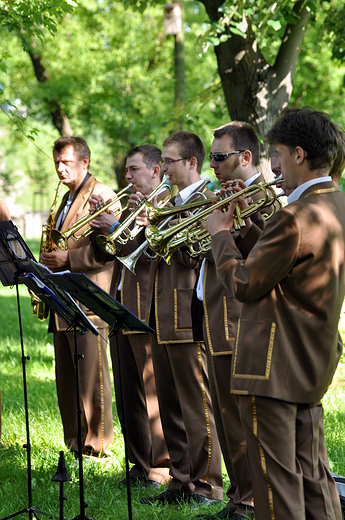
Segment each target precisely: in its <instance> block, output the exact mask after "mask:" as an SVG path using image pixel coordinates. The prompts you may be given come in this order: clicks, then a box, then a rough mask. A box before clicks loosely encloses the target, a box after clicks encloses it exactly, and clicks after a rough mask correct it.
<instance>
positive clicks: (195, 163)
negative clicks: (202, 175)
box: [189, 157, 198, 169]
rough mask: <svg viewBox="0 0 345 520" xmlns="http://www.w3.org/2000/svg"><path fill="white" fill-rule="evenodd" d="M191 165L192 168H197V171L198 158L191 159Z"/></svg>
mask: <svg viewBox="0 0 345 520" xmlns="http://www.w3.org/2000/svg"><path fill="white" fill-rule="evenodd" d="M189 164H190V166H191V167H192V168H195V169H196V167H197V165H198V161H197V158H196V157H191V158H190V159H189Z"/></svg>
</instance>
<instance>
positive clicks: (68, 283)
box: [47, 272, 155, 520]
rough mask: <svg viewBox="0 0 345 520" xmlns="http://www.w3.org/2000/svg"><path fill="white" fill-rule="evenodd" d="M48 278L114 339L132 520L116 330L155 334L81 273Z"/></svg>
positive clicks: (129, 487) (117, 332)
mask: <svg viewBox="0 0 345 520" xmlns="http://www.w3.org/2000/svg"><path fill="white" fill-rule="evenodd" d="M47 278H49V279H50V280H53V281H54V282H55V283H56V285H59V286H60V287H61V288H63V289H65V290H66V289H67V288H68V292H69V293H71V294H72V295H73V296H74V298H76V299H77V300H78V301H80V302H81V303H82V304H83V305H85V307H87V308H88V309H89V310H90V311H92V312H93V313H95V314H97V316H99V317H100V318H102V319H103V320H104V321H105V322H107V323H108V324H109V325H110V327H112V329H113V332H112V334H115V335H116V342H117V355H118V364H119V374H120V381H119V383H120V388H121V397H122V399H121V404H122V409H123V438H124V445H125V463H126V484H127V503H128V518H129V520H132V500H131V486H130V479H129V463H128V433H127V423H126V410H125V402H124V395H123V380H122V370H121V354H120V345H119V330H120V329H125V330H128V331H133V330H135V331H138V332H149V333H152V332H155V331H154V330H153V329H152V328H151V327H149V326H147V325H146V324H145V323H144V322H142V321H141V320H139V318H138V317H137V316H135V315H134V314H133V313H132V312H131V311H129V310H128V309H126V307H124V306H123V305H121V303H119V302H118V301H117V300H115V298H113V297H112V296H110V294H108V293H106V292H105V291H103V289H101V288H100V287H98V285H96V284H95V283H93V282H92V281H91V280H89V278H87V276H85V274H84V273H70V272H64V273H56V274H51V275H48V276H47Z"/></svg>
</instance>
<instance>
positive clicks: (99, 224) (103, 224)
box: [90, 211, 119, 235]
mask: <svg viewBox="0 0 345 520" xmlns="http://www.w3.org/2000/svg"><path fill="white" fill-rule="evenodd" d="M118 221H119V219H118V217H117V216H115V215H114V213H113V212H112V211H109V212H108V213H107V212H105V211H104V212H103V213H100V214H99V215H98V216H97V217H95V218H94V219H92V220H91V222H90V226H91V227H92V229H95V230H97V231H100V232H101V233H102V234H103V235H109V234H110V229H111V226H112V225H113V224H115V222H118Z"/></svg>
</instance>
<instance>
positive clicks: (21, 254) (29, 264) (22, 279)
mask: <svg viewBox="0 0 345 520" xmlns="http://www.w3.org/2000/svg"><path fill="white" fill-rule="evenodd" d="M48 273H50V271H49V269H47V268H45V267H44V266H41V265H40V264H37V263H36V261H35V258H34V256H33V254H32V253H31V251H30V249H29V248H28V246H27V244H26V243H25V242H24V240H23V239H22V237H21V235H20V234H19V232H18V229H17V228H16V226H14V224H13V222H12V221H4V222H0V281H1V282H2V284H3V285H4V286H8V285H15V286H16V293H17V308H18V318H19V331H20V341H21V353H22V365H23V386H24V406H25V420H26V444H24V445H23V447H24V448H26V450H27V467H28V502H29V505H28V507H26V508H24V509H22V510H20V511H17V512H16V513H12V514H10V515H8V516H6V517H5V518H3V519H2V520H8V519H9V518H14V517H15V516H18V515H20V514H23V513H28V514H29V519H30V520H32V518H36V519H38V520H39V517H38V516H37V514H40V515H45V516H47V517H49V518H54V517H53V516H52V515H51V514H49V513H45V512H43V511H40V510H38V509H36V508H35V507H33V505H32V474H31V443H30V427H29V409H28V398H27V380H26V367H25V363H26V361H27V360H29V359H30V358H29V356H25V354H24V341H23V330H22V320H21V310H20V300H19V290H18V285H19V284H20V283H25V285H27V286H28V287H29V288H30V289H32V290H33V291H34V292H35V293H37V295H39V297H40V298H41V299H42V301H44V302H45V303H46V304H47V305H48V306H49V307H50V308H51V309H52V310H54V312H56V313H57V314H59V316H61V317H62V318H63V319H64V320H65V321H66V322H67V323H68V324H69V326H70V327H74V328H76V327H77V326H78V327H79V330H80V331H81V332H82V333H85V332H86V331H87V330H91V331H92V332H93V333H94V334H98V331H97V329H96V328H95V327H94V325H93V324H92V323H91V322H90V320H89V319H88V318H87V317H86V316H85V314H84V313H83V312H82V311H81V309H79V307H78V306H77V305H76V303H75V302H74V300H73V299H72V298H71V297H70V296H69V295H68V294H67V293H65V291H63V290H61V289H60V288H56V287H55V285H54V284H53V283H52V282H48V283H49V285H50V287H48V286H47V285H46V284H45V283H44V282H43V279H45V276H46V275H47V274H48ZM54 289H56V291H54ZM56 293H58V294H56Z"/></svg>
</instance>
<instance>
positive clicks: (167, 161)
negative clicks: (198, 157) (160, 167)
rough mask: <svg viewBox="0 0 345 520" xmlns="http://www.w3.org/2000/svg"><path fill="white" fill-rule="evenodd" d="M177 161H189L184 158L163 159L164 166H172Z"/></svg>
mask: <svg viewBox="0 0 345 520" xmlns="http://www.w3.org/2000/svg"><path fill="white" fill-rule="evenodd" d="M177 161H187V159H183V158H181V159H163V160H162V164H167V165H168V166H169V164H172V163H174V162H177Z"/></svg>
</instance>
